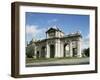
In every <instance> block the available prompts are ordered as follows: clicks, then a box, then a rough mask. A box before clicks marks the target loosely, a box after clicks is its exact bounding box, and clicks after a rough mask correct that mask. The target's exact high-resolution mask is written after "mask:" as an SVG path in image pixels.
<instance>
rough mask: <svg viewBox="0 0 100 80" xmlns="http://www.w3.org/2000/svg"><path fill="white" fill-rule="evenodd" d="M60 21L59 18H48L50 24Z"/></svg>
mask: <svg viewBox="0 0 100 80" xmlns="http://www.w3.org/2000/svg"><path fill="white" fill-rule="evenodd" d="M57 21H58V19H51V20H48V22H47V23H48V24H51V25H52V24H53V23H56V22H57Z"/></svg>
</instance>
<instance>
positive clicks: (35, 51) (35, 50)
mask: <svg viewBox="0 0 100 80" xmlns="http://www.w3.org/2000/svg"><path fill="white" fill-rule="evenodd" d="M36 53H37V49H36V46H35V48H34V58H35V59H36Z"/></svg>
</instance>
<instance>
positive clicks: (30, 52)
mask: <svg viewBox="0 0 100 80" xmlns="http://www.w3.org/2000/svg"><path fill="white" fill-rule="evenodd" d="M33 56H34V45H28V46H27V47H26V57H28V58H33Z"/></svg>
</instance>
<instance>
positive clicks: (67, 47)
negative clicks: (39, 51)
mask: <svg viewBox="0 0 100 80" xmlns="http://www.w3.org/2000/svg"><path fill="white" fill-rule="evenodd" d="M69 55H70V51H69V44H68V43H67V44H64V57H69Z"/></svg>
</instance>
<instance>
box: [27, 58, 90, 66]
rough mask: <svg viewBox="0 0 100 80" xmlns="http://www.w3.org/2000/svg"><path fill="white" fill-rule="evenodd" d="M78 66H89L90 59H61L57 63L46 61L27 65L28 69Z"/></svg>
mask: <svg viewBox="0 0 100 80" xmlns="http://www.w3.org/2000/svg"><path fill="white" fill-rule="evenodd" d="M78 64H89V58H77V59H59V60H55V61H48V62H47V61H44V62H37V63H27V64H26V67H36V66H52V65H78Z"/></svg>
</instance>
